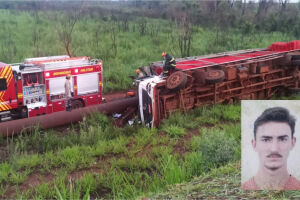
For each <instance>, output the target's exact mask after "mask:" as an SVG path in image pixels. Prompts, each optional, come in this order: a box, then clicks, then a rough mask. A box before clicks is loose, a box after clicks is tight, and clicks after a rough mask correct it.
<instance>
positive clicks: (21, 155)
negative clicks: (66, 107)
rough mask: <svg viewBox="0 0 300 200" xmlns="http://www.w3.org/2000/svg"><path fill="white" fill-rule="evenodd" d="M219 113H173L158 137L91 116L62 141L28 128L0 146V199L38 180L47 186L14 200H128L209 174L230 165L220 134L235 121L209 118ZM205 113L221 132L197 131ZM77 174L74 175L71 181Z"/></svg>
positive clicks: (230, 152) (51, 133) (231, 139)
mask: <svg viewBox="0 0 300 200" xmlns="http://www.w3.org/2000/svg"><path fill="white" fill-rule="evenodd" d="M225 107H226V106H219V105H216V106H211V107H205V108H198V109H196V110H193V111H190V112H188V113H186V114H184V115H180V114H179V113H175V114H174V115H173V116H171V117H170V119H167V120H165V121H164V124H163V125H162V126H161V128H160V129H148V128H145V127H143V126H140V125H134V126H133V127H127V128H125V129H118V128H115V127H113V125H112V122H111V121H110V120H109V118H108V117H106V116H104V115H102V114H96V113H95V114H94V115H92V116H91V117H90V118H86V119H84V120H83V121H82V122H81V123H80V124H79V125H77V126H73V127H72V128H71V129H69V130H68V133H65V134H64V136H63V137H62V136H59V134H58V133H56V132H55V131H54V130H49V131H47V132H45V133H43V134H42V131H41V130H39V129H38V128H34V129H32V131H31V134H29V135H28V134H27V135H25V134H23V135H20V136H18V137H17V138H15V139H8V141H7V143H8V146H7V148H9V150H10V155H11V156H10V159H9V160H7V161H6V162H3V163H2V164H1V165H0V181H1V182H0V183H1V184H0V185H1V188H2V190H1V191H2V195H3V197H6V196H5V194H6V193H5V191H6V190H5V187H6V186H7V187H8V188H10V187H13V185H15V184H17V185H20V184H25V183H26V182H27V181H29V180H30V179H32V177H34V176H36V175H35V174H38V176H39V177H40V178H39V180H43V179H47V177H49V176H51V177H53V178H51V180H48V181H43V182H42V181H41V182H39V184H38V185H37V187H28V188H26V190H24V189H20V190H17V194H16V195H17V196H20V197H22V198H32V197H35V198H37V197H39V198H58V199H65V198H89V197H104V198H134V197H137V196H140V195H147V194H148V193H151V192H157V191H160V190H162V189H164V188H166V186H167V185H172V184H176V183H181V182H183V181H189V180H191V179H192V178H193V177H194V176H196V175H197V176H198V175H201V174H202V173H204V172H207V171H209V170H210V168H211V167H212V166H216V165H217V166H221V165H223V164H226V163H227V162H229V161H232V160H234V149H233V148H234V147H235V145H234V144H235V143H236V141H235V139H234V134H232V133H230V132H229V131H227V130H234V129H233V127H234V126H237V125H238V120H236V119H234V120H232V119H224V118H223V117H222V115H216V114H215V113H216V112H217V111H216V110H217V109H220V110H224V108H225ZM236 107H239V105H233V106H231V107H230V109H227V111H223V112H233V110H236ZM238 111H239V110H238V109H237V111H236V112H238ZM207 113H211V116H214V117H215V118H216V119H217V120H223V121H224V122H225V123H226V124H227V125H226V126H224V127H220V128H218V129H208V128H204V127H203V125H202V124H200V123H198V124H197V123H196V121H197V119H198V117H201V116H204V115H207ZM182 121H186V122H187V121H189V123H182ZM176 122H178V123H176ZM191 127H192V128H193V129H191ZM230 127H231V129H230ZM116 130H117V131H116ZM192 130H194V131H192ZM115 131H116V132H115ZM129 131H130V133H129ZM76 132H78V133H76ZM109 133H111V134H112V136H109ZM183 136H184V137H187V138H190V140H186V141H184V144H183V145H184V146H186V147H187V148H186V150H184V149H183V150H180V149H181V148H182V147H181V144H182V141H181V140H184V138H183ZM228 138H229V140H228V141H227V142H226V144H224V140H225V139H226V140H227V139H228ZM47 143H51V146H49V145H48V146H47V145H46V144H47ZM221 144H222V145H221ZM44 145H46V147H44ZM221 146H222V148H220V147H221ZM225 150H226V151H225ZM207 155H213V156H214V157H208V156H207ZM90 168H91V169H93V170H89V169H90ZM81 171H82V175H76V176H75V174H81ZM69 180H70V181H69ZM71 180H72V181H71Z"/></svg>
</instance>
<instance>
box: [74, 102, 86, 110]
mask: <svg viewBox="0 0 300 200" xmlns="http://www.w3.org/2000/svg"><path fill="white" fill-rule="evenodd" d="M83 106H84V105H83V103H82V101H80V100H74V101H72V109H77V108H82V107H83Z"/></svg>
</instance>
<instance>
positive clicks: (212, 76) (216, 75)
mask: <svg viewBox="0 0 300 200" xmlns="http://www.w3.org/2000/svg"><path fill="white" fill-rule="evenodd" d="M224 78H225V73H224V71H222V70H210V71H207V72H206V75H205V81H206V83H207V84H213V83H220V82H222V81H223V80H224Z"/></svg>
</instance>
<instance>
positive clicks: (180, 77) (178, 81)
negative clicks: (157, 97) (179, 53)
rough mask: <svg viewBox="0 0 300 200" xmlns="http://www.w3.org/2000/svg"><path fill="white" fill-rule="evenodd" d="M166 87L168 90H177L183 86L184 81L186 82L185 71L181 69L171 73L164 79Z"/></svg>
mask: <svg viewBox="0 0 300 200" xmlns="http://www.w3.org/2000/svg"><path fill="white" fill-rule="evenodd" d="M166 82H167V83H166V87H167V88H168V89H169V90H179V89H182V88H184V86H185V84H186V82H187V76H186V74H185V73H183V72H181V71H177V72H175V73H173V74H171V75H170V76H169V77H168V78H167V81H166Z"/></svg>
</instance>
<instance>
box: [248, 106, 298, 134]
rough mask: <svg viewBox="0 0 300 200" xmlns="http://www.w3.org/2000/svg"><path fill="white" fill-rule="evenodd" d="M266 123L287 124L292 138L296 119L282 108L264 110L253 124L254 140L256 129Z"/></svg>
mask: <svg viewBox="0 0 300 200" xmlns="http://www.w3.org/2000/svg"><path fill="white" fill-rule="evenodd" d="M267 122H285V123H287V124H288V125H289V126H290V128H291V131H292V137H293V136H294V132H295V122H296V118H295V117H294V116H292V115H290V112H289V110H288V109H286V108H283V107H273V108H268V109H266V110H265V111H264V112H263V113H262V114H261V115H260V116H259V117H258V118H257V119H256V120H255V122H254V138H255V139H256V131H257V128H258V127H259V126H260V125H262V124H265V123H267Z"/></svg>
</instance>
